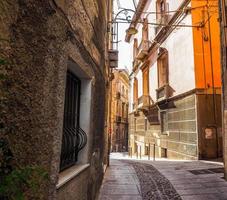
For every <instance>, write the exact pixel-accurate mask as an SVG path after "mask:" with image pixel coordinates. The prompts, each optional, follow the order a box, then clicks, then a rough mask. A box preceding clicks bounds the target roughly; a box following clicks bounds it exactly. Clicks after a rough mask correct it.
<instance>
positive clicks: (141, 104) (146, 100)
mask: <svg viewBox="0 0 227 200" xmlns="http://www.w3.org/2000/svg"><path fill="white" fill-rule="evenodd" d="M152 104H153V101H152V99H151V97H150V96H149V95H143V96H141V97H140V98H139V99H138V108H140V109H142V110H143V109H148V107H149V106H150V105H152Z"/></svg>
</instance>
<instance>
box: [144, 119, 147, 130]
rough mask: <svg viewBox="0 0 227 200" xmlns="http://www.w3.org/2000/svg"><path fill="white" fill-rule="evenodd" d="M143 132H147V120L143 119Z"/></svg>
mask: <svg viewBox="0 0 227 200" xmlns="http://www.w3.org/2000/svg"><path fill="white" fill-rule="evenodd" d="M144 130H145V131H147V118H145V119H144Z"/></svg>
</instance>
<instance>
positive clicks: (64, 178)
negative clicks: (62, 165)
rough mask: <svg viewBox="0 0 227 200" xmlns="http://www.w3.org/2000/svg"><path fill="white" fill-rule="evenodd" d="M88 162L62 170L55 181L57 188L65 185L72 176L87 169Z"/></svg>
mask: <svg viewBox="0 0 227 200" xmlns="http://www.w3.org/2000/svg"><path fill="white" fill-rule="evenodd" d="M89 166H90V164H83V165H74V166H72V167H70V168H69V169H66V170H64V171H63V172H61V173H60V174H59V179H58V183H57V186H56V187H57V189H59V188H60V187H62V186H63V185H65V184H66V183H67V182H69V181H70V180H72V179H73V178H74V177H76V176H78V175H79V174H80V173H81V172H82V171H84V170H85V169H87V168H88V167H89Z"/></svg>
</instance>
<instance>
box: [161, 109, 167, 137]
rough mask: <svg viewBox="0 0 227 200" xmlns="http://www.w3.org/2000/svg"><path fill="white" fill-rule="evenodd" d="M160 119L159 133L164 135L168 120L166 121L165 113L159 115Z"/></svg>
mask: <svg viewBox="0 0 227 200" xmlns="http://www.w3.org/2000/svg"><path fill="white" fill-rule="evenodd" d="M160 118H161V132H162V133H164V132H166V131H167V130H168V120H167V113H166V111H163V112H161V113H160Z"/></svg>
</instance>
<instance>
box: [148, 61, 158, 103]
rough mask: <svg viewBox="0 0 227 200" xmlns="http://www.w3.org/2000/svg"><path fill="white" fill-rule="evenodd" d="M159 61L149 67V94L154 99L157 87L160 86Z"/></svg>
mask: <svg viewBox="0 0 227 200" xmlns="http://www.w3.org/2000/svg"><path fill="white" fill-rule="evenodd" d="M157 74H158V69H157V63H155V64H154V65H153V66H150V68H149V94H150V96H151V98H152V100H154V101H155V100H156V89H157V88H158V76H157Z"/></svg>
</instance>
